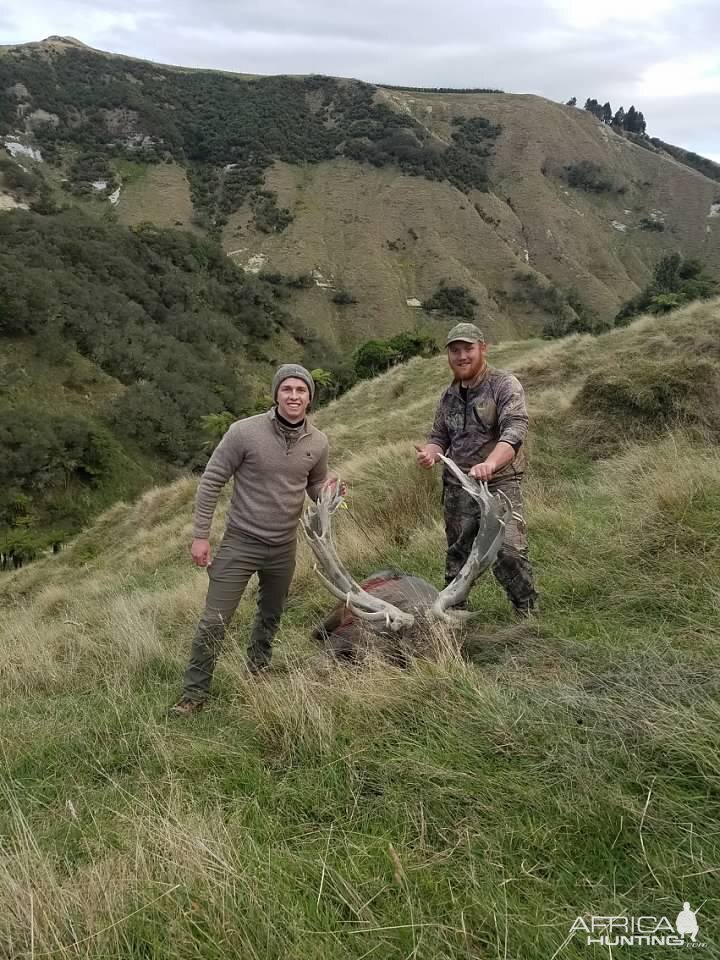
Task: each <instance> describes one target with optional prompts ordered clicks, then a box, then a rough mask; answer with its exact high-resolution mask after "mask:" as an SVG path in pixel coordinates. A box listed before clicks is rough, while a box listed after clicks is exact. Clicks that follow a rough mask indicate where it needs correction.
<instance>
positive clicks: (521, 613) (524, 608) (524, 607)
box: [513, 600, 539, 620]
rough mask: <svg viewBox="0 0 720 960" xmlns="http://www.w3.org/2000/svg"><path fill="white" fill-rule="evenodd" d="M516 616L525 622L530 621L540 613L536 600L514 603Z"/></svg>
mask: <svg viewBox="0 0 720 960" xmlns="http://www.w3.org/2000/svg"><path fill="white" fill-rule="evenodd" d="M513 610H514V611H515V615H516V616H518V617H521V618H522V619H523V620H529V619H530V618H531V617H532V615H533V614H534V613H538V612H539V610H538V603H537V601H536V600H528V601H526V602H525V603H513Z"/></svg>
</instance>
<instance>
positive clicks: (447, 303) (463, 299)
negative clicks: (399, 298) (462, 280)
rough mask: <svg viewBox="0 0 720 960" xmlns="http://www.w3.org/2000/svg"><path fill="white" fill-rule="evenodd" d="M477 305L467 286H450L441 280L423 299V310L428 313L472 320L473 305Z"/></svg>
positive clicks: (473, 313)
mask: <svg viewBox="0 0 720 960" xmlns="http://www.w3.org/2000/svg"><path fill="white" fill-rule="evenodd" d="M477 305H478V302H477V300H476V299H475V297H474V296H473V295H472V294H471V293H470V291H469V290H468V289H467V287H463V286H462V285H461V284H458V285H456V286H453V287H450V286H447V284H446V283H445V281H444V280H442V281H441V282H440V284H439V286H438V287H437V288H436V290H435V292H434V293H433V294H432V296H430V297H428V298H427V300H424V301H423V305H422V306H423V310H427V311H428V313H434V312H437V313H441V314H443V315H444V316H446V317H461V318H463V319H465V320H472V319H473V318H474V316H475V307H476V306H477Z"/></svg>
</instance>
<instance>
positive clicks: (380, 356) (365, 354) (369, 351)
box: [353, 331, 438, 380]
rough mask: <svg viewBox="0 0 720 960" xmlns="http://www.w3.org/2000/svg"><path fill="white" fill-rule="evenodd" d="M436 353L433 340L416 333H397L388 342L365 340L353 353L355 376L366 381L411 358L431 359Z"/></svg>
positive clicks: (426, 335)
mask: <svg viewBox="0 0 720 960" xmlns="http://www.w3.org/2000/svg"><path fill="white" fill-rule="evenodd" d="M437 352H438V346H437V343H436V342H435V339H434V338H433V337H431V336H429V335H428V334H424V333H419V332H417V331H410V332H408V333H399V334H397V336H394V337H390V339H389V340H367V341H366V342H365V343H363V344H361V345H360V346H359V347H357V348H356V349H355V351H354V353H353V367H354V372H355V376H356V378H357V379H358V380H368V379H369V378H371V377H376V376H377V375H378V374H379V373H382V372H383V371H384V370H388V369H389V368H390V367H393V366H395V365H396V364H398V363H404V362H405V361H406V360H409V359H410V358H411V357H418V356H420V357H432V356H434V355H435V354H436V353H437Z"/></svg>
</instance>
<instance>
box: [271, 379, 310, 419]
mask: <svg viewBox="0 0 720 960" xmlns="http://www.w3.org/2000/svg"><path fill="white" fill-rule="evenodd" d="M277 405H278V410H279V411H280V414H281V416H283V417H285V419H286V420H290V421H292V422H299V421H300V420H302V419H303V417H304V416H305V414H306V412H307V408H308V407H309V406H310V391H309V390H308V385H307V384H306V383H305V381H304V380H301V379H300V378H299V377H288V378H287V380H283V382H282V383H281V384H280V386H279V387H278V392H277Z"/></svg>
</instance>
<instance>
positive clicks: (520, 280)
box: [511, 270, 610, 339]
mask: <svg viewBox="0 0 720 960" xmlns="http://www.w3.org/2000/svg"><path fill="white" fill-rule="evenodd" d="M511 297H512V299H513V300H515V301H516V302H519V303H532V304H533V305H534V306H536V307H538V308H539V309H540V310H542V311H543V312H544V313H546V314H548V317H547V319H546V320H545V322H544V324H543V331H542V335H543V337H546V338H548V339H551V338H554V337H566V336H568V335H569V334H571V333H599V332H600V331H601V330H603V329H608V327H609V326H610V324H602V323H601V322H600V321H599V320H598V319H597V317H596V316H595V315H594V314H593V313H592V311H590V310H589V309H588V307H587V306H586V305H585V304H584V303H583V301H582V300H581V298H580V294H579V293H578V291H577V290H575V289H571V290H563V289H561V288H560V287H556V286H555V285H554V284H552V283H543V282H542V281H541V280H540V278H539V277H538V275H537V274H535V273H530V272H526V271H522V270H518V271H517V272H516V273H515V274H514V276H513V284H512V292H511Z"/></svg>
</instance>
